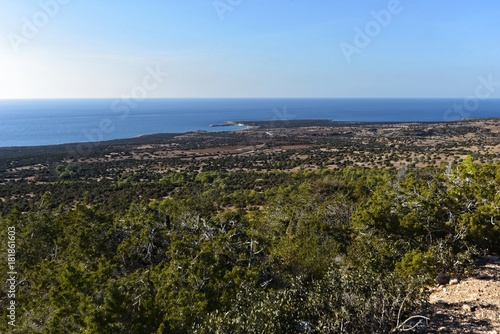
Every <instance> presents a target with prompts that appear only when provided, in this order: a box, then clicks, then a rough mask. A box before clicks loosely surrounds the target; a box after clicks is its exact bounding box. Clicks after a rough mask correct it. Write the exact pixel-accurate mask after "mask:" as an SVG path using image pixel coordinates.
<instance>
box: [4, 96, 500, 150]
mask: <svg viewBox="0 0 500 334" xmlns="http://www.w3.org/2000/svg"><path fill="white" fill-rule="evenodd" d="M490 117H500V99H483V100H479V99H476V98H467V99H327V98H324V99H289V98H276V99H260V98H253V99H250V98H246V99H144V100H132V99H56V100H51V99H43V100H0V147H11V146H39V145H53V144H64V143H81V142H94V141H102V140H111V139H122V138H132V137H138V136H142V135H147V134H153V133H183V132H189V131H200V130H201V131H231V130H237V129H241V128H242V127H241V126H238V125H235V126H224V127H217V126H215V127H214V126H211V125H220V124H223V123H224V122H226V121H251V120H290V119H297V120H299V119H328V120H333V121H359V122H403V121H424V122H425V121H453V120H460V119H464V118H490Z"/></svg>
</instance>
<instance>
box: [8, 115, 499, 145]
mask: <svg viewBox="0 0 500 334" xmlns="http://www.w3.org/2000/svg"><path fill="white" fill-rule="evenodd" d="M496 120H500V117H484V118H481V117H478V118H467V119H462V120H453V121H394V122H387V121H377V122H371V121H336V120H330V119H289V120H260V121H237V120H233V121H225V122H223V123H221V124H224V125H223V126H220V127H221V128H226V127H230V126H238V127H241V128H238V129H227V130H220V131H206V130H193V131H184V132H156V133H149V134H141V135H137V136H133V137H125V138H115V139H109V140H101V141H83V142H69V143H56V144H46V145H43V144H42V145H18V146H0V152H1V151H6V150H22V149H30V148H46V149H52V148H56V149H57V148H61V147H78V146H92V147H100V146H107V145H121V144H123V145H133V144H136V143H142V144H144V143H148V142H152V143H155V142H158V141H163V140H168V139H172V138H174V137H177V136H183V135H190V134H191V135H192V134H221V133H226V134H230V133H241V132H245V131H259V130H262V131H264V130H266V131H268V130H273V129H297V128H325V129H326V128H336V127H366V126H369V127H377V126H398V125H401V126H403V125H407V126H410V125H419V124H420V125H432V124H435V125H443V124H459V123H471V124H472V123H475V122H481V121H496ZM226 124H227V125H226Z"/></svg>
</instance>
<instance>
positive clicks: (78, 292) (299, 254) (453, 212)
mask: <svg viewBox="0 0 500 334" xmlns="http://www.w3.org/2000/svg"><path fill="white" fill-rule="evenodd" d="M207 164H209V162H207ZM76 166H78V167H76ZM212 167H214V169H213V170H212V171H205V172H196V171H193V170H191V171H188V170H186V171H181V172H173V171H168V172H165V173H163V174H161V175H160V174H157V173H147V172H125V173H121V174H117V175H116V176H113V177H110V178H109V179H101V178H100V177H99V175H97V174H98V173H97V174H96V175H94V174H93V173H94V171H92V170H88V169H87V167H86V165H85V164H84V163H79V164H78V165H76V164H73V165H67V164H61V165H59V166H54V169H53V171H54V172H55V176H53V177H54V179H53V182H54V186H53V187H52V186H46V187H45V188H42V187H40V188H33V189H34V190H33V198H34V200H33V201H31V202H29V203H28V204H26V203H24V204H22V205H21V206H19V208H16V209H12V210H9V211H10V213H9V214H8V215H4V216H1V217H0V237H1V238H3V240H5V238H6V231H7V226H15V227H16V231H17V247H18V249H19V250H20V251H19V253H18V255H17V258H16V261H17V266H18V268H20V269H21V268H22V270H20V277H19V281H20V282H22V283H20V284H19V285H18V294H17V302H18V303H19V305H22V307H21V306H20V307H19V308H18V318H17V319H18V322H17V327H16V331H17V333H35V332H41V333H192V332H196V333H296V332H308V331H309V332H315V333H339V332H346V333H387V332H388V331H390V330H391V329H393V328H395V327H396V324H397V321H398V318H399V320H400V321H402V320H404V318H406V317H408V316H410V315H413V314H415V313H416V312H418V311H419V310H420V308H421V306H422V303H423V300H425V293H423V292H422V291H423V290H421V287H422V286H423V285H424V284H425V283H426V282H429V280H430V279H432V278H433V277H434V276H435V275H436V274H437V273H440V272H447V273H457V274H461V273H463V272H464V271H466V270H467V268H468V266H469V264H470V259H471V257H472V256H473V255H474V254H477V253H481V252H497V253H498V252H500V249H499V244H498V240H499V238H500V227H499V223H500V222H499V219H500V195H499V193H500V192H499V184H500V165H498V164H495V165H493V164H490V165H479V164H476V163H474V162H473V161H472V159H471V158H467V159H465V160H464V161H463V162H462V163H459V164H457V165H455V166H442V167H440V168H427V169H418V168H415V169H411V168H403V169H401V170H399V171H395V170H376V169H373V170H371V169H363V168H354V167H346V168H343V169H339V170H336V171H329V170H318V171H298V172H294V173H285V172H278V171H270V172H262V171H231V172H228V171H224V172H217V171H216V168H215V167H216V166H215V165H213V166H212ZM65 173H66V174H65ZM72 173H73V174H72ZM94 177H95V178H96V179H95V180H93V179H92V178H94ZM61 179H63V180H61ZM98 186H100V188H99V187H98ZM22 189H24V188H22ZM27 189H28V188H26V189H25V190H26V191H27ZM47 189H50V190H51V192H47ZM25 190H23V191H25ZM0 278H1V279H2V280H4V281H5V279H6V277H5V272H2V273H0ZM5 302H6V301H5V299H2V301H1V303H0V304H1V305H0V306H1V307H2V310H3V311H2V312H3V314H2V316H5V309H6V308H5V306H6V304H5ZM2 326H3V327H2ZM5 326H6V325H4V324H3V323H2V324H1V325H0V331H2V332H8V331H9V330H10V328H8V327H5Z"/></svg>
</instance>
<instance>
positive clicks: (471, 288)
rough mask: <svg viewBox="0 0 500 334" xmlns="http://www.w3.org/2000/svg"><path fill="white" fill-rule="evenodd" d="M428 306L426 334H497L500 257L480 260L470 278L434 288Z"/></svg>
mask: <svg viewBox="0 0 500 334" xmlns="http://www.w3.org/2000/svg"><path fill="white" fill-rule="evenodd" d="M451 282H452V283H455V282H453V280H452V281H451ZM430 305H431V309H430V323H429V327H428V328H427V329H426V331H425V332H426V333H453V334H455V333H456V334H458V333H460V334H466V333H474V334H500V257H499V256H486V257H481V258H479V259H478V260H477V262H476V269H475V272H474V274H473V276H472V277H470V278H467V279H464V280H462V281H459V282H458V283H457V284H447V285H444V286H439V287H435V288H433V290H432V294H431V296H430Z"/></svg>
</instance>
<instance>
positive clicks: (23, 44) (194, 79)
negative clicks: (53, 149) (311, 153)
mask: <svg viewBox="0 0 500 334" xmlns="http://www.w3.org/2000/svg"><path fill="white" fill-rule="evenodd" d="M381 11H382V12H381ZM373 12H375V13H379V15H381V17H382V18H383V20H382V19H379V21H377V20H376V19H375V17H374V16H373ZM380 13H382V14H380ZM384 13H385V16H384ZM387 13H389V16H387ZM499 17H500V2H499V1H494V0H483V1H475V2H473V1H470V0H469V1H466V0H455V1H435V0H400V1H398V0H385V1H379V0H371V1H369V0H355V1H354V0H350V1H349V0H307V1H306V0H302V1H299V0H216V1H214V0H149V1H137V0H136V1H132V0H106V1H103V0H101V1H97V0H86V1H79V0H41V1H31V0H23V1H18V0H0V64H1V66H0V98H1V99H9V98H87V97H120V96H126V95H131V94H138V92H140V93H141V94H142V95H143V96H147V97H465V96H469V95H473V94H474V90H475V88H476V87H477V86H478V83H479V81H478V78H479V77H483V78H488V77H491V78H492V80H493V81H494V82H495V83H496V82H500V62H499V60H500V43H499V42H500V40H499V39H500V20H499V19H498V18H499ZM30 25H31V28H33V27H35V30H34V31H33V29H31V30H30V29H29V26H30ZM27 27H28V28H27ZM370 29H371V30H370ZM360 31H361V34H363V35H366V36H364V37H360V36H359V34H360V33H359V32H360ZM360 42H362V43H360ZM346 50H348V51H349V52H347V53H346ZM353 50H355V52H353ZM152 70H153V71H157V72H161V73H162V80H160V81H157V82H155V81H154V80H153V78H151V77H148V76H151V71H152ZM145 83H147V84H146V86H147V87H145V86H144V85H145ZM494 86H495V90H494V91H493V92H492V94H491V97H500V84H499V85H498V87H497V85H494ZM146 88H147V89H146Z"/></svg>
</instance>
